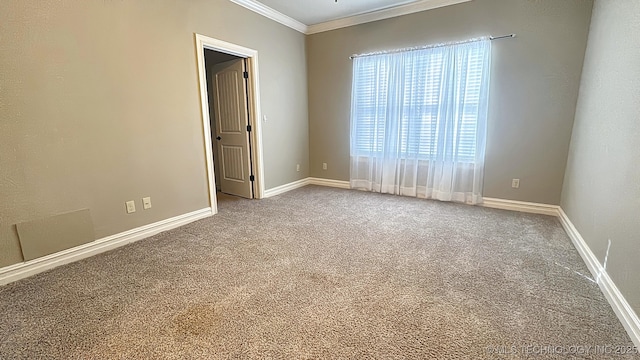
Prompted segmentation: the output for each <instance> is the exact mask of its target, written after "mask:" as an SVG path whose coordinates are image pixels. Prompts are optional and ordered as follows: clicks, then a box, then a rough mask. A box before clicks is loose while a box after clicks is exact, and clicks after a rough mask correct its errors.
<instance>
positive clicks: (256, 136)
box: [195, 34, 264, 214]
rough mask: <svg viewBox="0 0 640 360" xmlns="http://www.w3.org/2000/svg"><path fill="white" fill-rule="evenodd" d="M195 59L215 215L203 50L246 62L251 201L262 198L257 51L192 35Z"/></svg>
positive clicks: (212, 205)
mask: <svg viewBox="0 0 640 360" xmlns="http://www.w3.org/2000/svg"><path fill="white" fill-rule="evenodd" d="M195 42H196V59H197V62H198V79H199V87H200V105H201V112H202V127H203V133H204V134H203V135H204V143H205V149H204V150H205V160H206V172H207V180H208V188H209V204H210V206H211V209H212V210H213V213H214V214H217V213H218V202H217V199H216V182H215V181H216V180H215V175H214V168H213V166H214V165H213V151H212V146H213V141H212V139H211V123H210V119H209V101H208V93H207V74H206V67H205V60H204V50H205V49H209V50H214V51H218V52H222V53H226V54H231V55H235V56H239V57H242V58H245V59H247V71H248V72H249V81H248V93H249V94H248V95H249V96H248V101H249V124H251V133H250V134H249V136H250V138H251V156H252V164H251V167H252V172H253V175H254V177H255V181H254V197H255V198H256V199H262V198H263V197H264V168H263V164H264V160H263V155H262V127H261V122H260V119H261V118H262V114H261V111H260V82H259V79H260V76H259V72H258V51H257V50H253V49H249V48H246V47H243V46H240V45H236V44H232V43H229V42H226V41H222V40H218V39H214V38H211V37H208V36H204V35H200V34H195Z"/></svg>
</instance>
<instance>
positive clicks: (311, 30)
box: [232, 0, 472, 35]
mask: <svg viewBox="0 0 640 360" xmlns="http://www.w3.org/2000/svg"><path fill="white" fill-rule="evenodd" d="M232 1H233V0H232ZM468 1H472V0H421V1H418V2H415V3H410V4H405V5H399V6H394V7H390V8H384V9H380V10H374V11H371V12H366V13H364V14H359V15H354V16H350V17H346V18H342V19H336V20H331V21H327V22H323V23H319V24H315V25H311V26H309V27H308V29H307V31H306V34H307V35H311V34H316V33H320V32H325V31H329V30H335V29H340V28H344V27H348V26H353V25H359V24H364V23H368V22H372V21H378V20H384V19H389V18H392V17H397V16H402V15H408V14H413V13H416V12H420V11H426V10H432V9H437V8H441V7H445V6H450V5H455V4H460V3H464V2H468Z"/></svg>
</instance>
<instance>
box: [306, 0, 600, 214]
mask: <svg viewBox="0 0 640 360" xmlns="http://www.w3.org/2000/svg"><path fill="white" fill-rule="evenodd" d="M591 7H592V2H591V1H590V0H562V1H559V0H537V1H526V0H475V1H472V2H468V3H464V4H459V5H455V6H449V7H445V8H440V9H436V10H432V11H426V12H422V13H416V14H411V15H406V16H402V17H397V18H392V19H387V20H382V21H378V22H374V23H368V24H363V25H358V26H353V27H349V28H344V29H338V30H334V31H329V32H325V33H319V34H314V35H311V36H309V37H308V38H307V64H308V65H307V66H308V71H309V133H310V139H309V145H310V166H311V170H310V173H311V176H314V177H322V178H329V179H336V180H348V179H349V111H350V94H351V66H352V63H351V60H349V55H352V54H354V53H364V52H370V51H376V50H386V49H396V48H402V47H407V46H418V45H425V44H433V43H439V42H446V41H455V40H463V39H468V38H472V37H477V36H483V35H503V34H508V33H517V35H518V37H517V38H515V39H511V40H501V41H496V42H494V44H493V45H494V47H493V49H494V52H493V67H492V71H493V73H492V87H491V100H490V101H491V107H490V118H489V130H488V145H487V157H486V171H485V188H484V196H487V197H496V198H503V199H513V200H523V201H532V202H538V203H548V204H558V203H559V202H560V193H561V189H562V180H563V175H564V169H565V164H566V158H567V152H568V148H569V140H570V137H571V128H572V124H573V119H574V111H575V104H576V99H577V94H578V86H579V82H580V72H581V68H582V62H583V57H584V51H585V46H586V39H587V31H588V28H589V20H590V15H591ZM323 162H326V163H328V170H326V171H323V170H322V163H323ZM512 178H519V179H521V182H520V189H518V190H514V189H511V179H512Z"/></svg>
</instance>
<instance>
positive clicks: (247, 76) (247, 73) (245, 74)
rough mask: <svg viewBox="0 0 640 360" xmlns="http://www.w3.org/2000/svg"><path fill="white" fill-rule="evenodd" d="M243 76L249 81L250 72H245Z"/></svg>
mask: <svg viewBox="0 0 640 360" xmlns="http://www.w3.org/2000/svg"><path fill="white" fill-rule="evenodd" d="M243 76H244V78H245V79H248V78H249V72H248V71H245V72H244V74H243Z"/></svg>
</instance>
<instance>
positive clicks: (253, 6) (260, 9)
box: [229, 0, 308, 34]
mask: <svg viewBox="0 0 640 360" xmlns="http://www.w3.org/2000/svg"><path fill="white" fill-rule="evenodd" d="M229 1H231V2H232V3H235V4H238V5H240V6H242V7H244V8H247V9H249V10H251V11H253V12H256V13H258V14H260V15H262V16H264V17H266V18H269V19H271V20H273V21H275V22H279V23H280V24H282V25H284V26H288V27H290V28H292V29H293V30H297V31H299V32H301V33H303V34H304V33H306V32H307V29H308V27H307V25H305V24H303V23H301V22H300V21H298V20H296V19H293V18H291V17H289V16H287V15H285V14H283V13H281V12H279V11H276V10H274V9H272V8H270V7H268V6H266V5H264V4H262V3H260V2H257V1H255V0H229Z"/></svg>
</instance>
